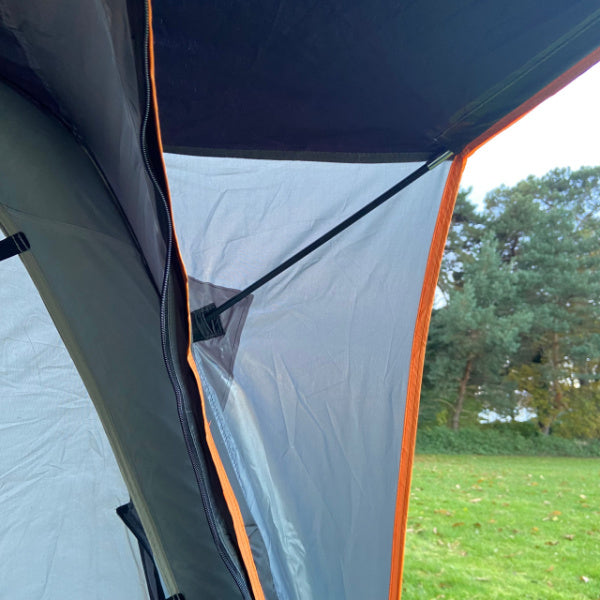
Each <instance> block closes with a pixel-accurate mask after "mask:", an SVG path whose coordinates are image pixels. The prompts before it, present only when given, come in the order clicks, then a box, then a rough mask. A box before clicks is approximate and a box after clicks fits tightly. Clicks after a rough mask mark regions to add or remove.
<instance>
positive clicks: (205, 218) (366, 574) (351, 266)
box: [166, 155, 448, 600]
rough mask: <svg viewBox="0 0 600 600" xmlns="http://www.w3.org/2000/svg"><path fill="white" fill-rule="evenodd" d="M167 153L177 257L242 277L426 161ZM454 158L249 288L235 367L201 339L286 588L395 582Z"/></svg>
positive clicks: (254, 516)
mask: <svg viewBox="0 0 600 600" xmlns="http://www.w3.org/2000/svg"><path fill="white" fill-rule="evenodd" d="M166 164H167V171H168V175H169V181H170V186H171V190H172V196H173V203H174V214H175V226H176V229H177V231H178V235H179V239H180V245H181V248H182V252H183V258H184V262H185V264H186V268H187V269H188V271H189V273H190V274H191V275H192V276H193V277H195V278H197V279H200V280H201V281H206V282H211V283H213V284H215V285H219V286H224V287H231V288H235V289H243V288H244V287H246V286H248V285H249V284H251V283H253V281H254V280H255V279H257V278H259V277H260V276H261V275H263V274H264V273H266V272H268V271H269V270H271V269H272V268H274V267H276V266H277V265H278V264H279V263H280V262H282V261H283V260H284V259H286V258H288V257H289V256H291V255H292V254H293V253H294V252H296V251H298V250H299V249H301V248H302V247H303V246H305V245H306V244H308V243H309V242H311V241H313V240H314V239H316V238H317V237H319V236H320V235H321V234H323V233H325V232H326V231H327V230H328V229H330V228H331V227H333V226H334V225H337V224H338V223H339V222H340V221H342V220H343V219H344V218H346V217H348V216H349V215H350V214H352V213H353V212H354V211H356V210H357V209H359V208H361V207H362V206H363V205H364V204H366V203H367V202H369V201H370V200H372V199H373V198H374V197H376V196H377V195H379V194H380V193H382V192H383V191H385V190H386V189H387V188H388V187H391V186H392V185H394V184H395V183H397V182H398V181H399V180H401V179H403V178H404V177H405V176H406V175H408V174H409V173H411V172H412V171H414V170H415V169H416V168H417V167H418V166H419V164H414V163H412V164H404V165H348V164H321V163H299V162H286V161H280V162H277V161H259V160H245V159H219V158H200V157H190V156H181V155H166ZM447 173H448V165H443V166H441V167H438V169H436V170H435V171H432V172H430V173H428V174H427V175H426V176H425V177H424V178H422V179H420V180H419V181H417V182H416V183H414V184H412V185H411V186H409V188H407V189H406V190H404V191H403V192H401V193H400V194H399V195H398V196H397V197H394V198H392V199H391V200H389V201H388V202H387V203H386V204H384V205H383V206H381V207H379V208H378V209H376V210H375V211H374V212H373V213H371V214H369V215H367V216H365V217H364V218H363V219H362V220H360V221H359V222H358V223H356V224H355V225H352V226H351V227H350V228H349V229H348V230H346V231H344V232H342V233H341V234H340V235H339V236H337V237H336V238H334V239H333V240H331V241H330V242H328V243H327V244H325V245H324V246H323V247H321V248H320V249H319V250H317V251H316V252H314V253H313V254H310V255H309V256H307V257H306V258H305V259H303V260H302V261H301V262H299V263H298V264H296V265H295V266H294V267H292V268H291V269H290V270H288V271H285V272H284V273H283V274H281V275H280V276H278V277H277V278H275V279H273V280H272V281H271V282H270V283H268V284H267V285H266V286H264V287H263V288H260V289H258V290H256V291H255V292H254V293H253V301H252V304H251V305H250V307H249V308H248V313H247V316H246V322H245V324H244V327H243V329H242V333H241V336H240V342H239V347H238V349H237V356H236V358H235V362H234V366H233V379H231V378H230V377H229V376H228V374H227V368H228V365H226V364H221V365H219V364H218V360H216V359H215V356H216V355H215V353H214V351H213V352H212V353H210V354H209V353H207V352H206V351H205V350H204V348H203V345H202V343H197V344H194V356H195V358H196V361H197V363H198V365H199V368H200V370H201V375H203V379H204V382H205V385H204V392H205V399H206V400H207V403H208V405H209V409H210V411H211V412H210V415H211V420H212V421H213V422H214V423H215V427H213V434H214V433H215V431H216V432H218V433H219V437H220V438H221V443H220V450H221V451H222V452H225V453H227V455H228V457H229V460H230V461H231V471H232V472H231V473H229V476H230V479H236V480H237V481H238V483H239V486H240V489H241V490H242V493H243V495H244V498H245V500H246V502H247V503H248V507H249V513H250V514H249V515H248V516H249V519H250V520H251V521H252V522H253V523H256V525H257V526H258V529H259V530H260V532H261V534H262V537H263V539H264V541H265V545H266V547H267V550H268V556H269V561H270V567H271V570H272V573H273V580H274V583H275V587H276V590H277V592H278V595H279V598H286V599H288V598H290V599H297V600H310V599H314V600H320V599H322V598H344V599H347V600H353V599H356V600H359V599H364V598H383V597H385V596H386V594H387V589H388V586H389V575H390V555H391V544H392V531H393V525H394V508H395V501H396V488H397V484H398V466H399V461H400V448H401V440H402V433H403V424H404V409H405V394H406V385H407V378H408V371H409V365H410V355H411V347H412V341H413V330H414V326H415V320H416V315H417V307H418V303H419V299H420V295H421V289H422V286H423V278H424V273H425V265H426V261H427V256H428V252H429V246H430V243H431V238H432V234H433V228H434V224H435V221H436V218H437V212H438V208H439V204H440V199H441V194H442V190H443V187H444V184H445V180H446V176H447ZM218 339H219V338H217V339H216V340H213V343H216V341H217V340H218ZM224 343H225V342H224ZM227 383H228V386H226V384H227ZM223 390H225V391H223ZM223 394H226V398H225V399H226V404H225V400H224V399H223V396H222V395H223ZM223 406H224V408H222V407H223Z"/></svg>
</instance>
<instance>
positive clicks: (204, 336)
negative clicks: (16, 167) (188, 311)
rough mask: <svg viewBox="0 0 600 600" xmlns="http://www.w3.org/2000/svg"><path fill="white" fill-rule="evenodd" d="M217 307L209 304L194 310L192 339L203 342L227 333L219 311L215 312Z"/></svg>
mask: <svg viewBox="0 0 600 600" xmlns="http://www.w3.org/2000/svg"><path fill="white" fill-rule="evenodd" d="M216 309H217V307H216V306H215V305H214V304H207V305H206V306H203V307H202V308H199V309H198V310H195V311H194V312H192V340H193V341H194V342H201V341H204V340H210V339H212V338H215V337H221V336H223V335H225V330H224V329H223V324H222V323H221V317H220V316H219V313H216V314H213V313H214V311H216Z"/></svg>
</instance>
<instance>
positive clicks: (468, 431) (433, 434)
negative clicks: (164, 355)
mask: <svg viewBox="0 0 600 600" xmlns="http://www.w3.org/2000/svg"><path fill="white" fill-rule="evenodd" d="M416 451H417V453H419V454H483V455H494V456H501V455H521V456H578V457H600V440H573V439H565V438H561V437H558V436H555V435H542V434H540V433H538V432H535V431H532V430H531V429H530V428H526V427H523V428H522V430H521V431H519V428H511V427H496V426H483V427H481V428H465V429H460V430H459V431H452V430H451V429H448V428H447V427H432V428H427V429H420V430H419V432H418V435H417V447H416Z"/></svg>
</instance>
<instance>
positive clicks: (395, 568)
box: [389, 154, 466, 600]
mask: <svg viewBox="0 0 600 600" xmlns="http://www.w3.org/2000/svg"><path fill="white" fill-rule="evenodd" d="M465 164H466V158H465V156H464V155H463V154H460V155H459V156H457V157H456V158H455V159H454V160H453V161H452V166H451V167H450V172H449V173H448V179H447V180H446V186H445V188H444V193H443V194H442V201H441V203H440V210H439V212H438V217H437V221H436V224H435V229H434V230H433V237H432V242H431V248H430V250H429V257H428V258H427V266H426V268H425V281H424V283H423V289H422V291H421V299H420V301H419V309H418V312H417V320H416V324H415V333H414V336H413V345H412V351H411V359H410V367H409V373H408V385H407V390H406V409H405V415H404V432H403V434H402V449H401V455H400V472H399V474H398V492H397V495H396V511H395V518H394V533H393V538H392V566H391V574H390V593H389V598H390V600H399V598H400V595H401V593H402V568H403V559H404V540H405V537H406V516H407V513H408V500H409V496H410V479H411V474H412V464H413V457H414V451H415V441H416V439H417V420H418V417H419V397H420V394H421V376H422V374H423V363H424V361H425V346H426V344H427V332H428V331H429V321H430V319H431V311H432V309H433V299H434V296H435V288H436V286H437V280H438V275H439V272H440V267H441V264H442V255H443V253H444V246H445V245H446V237H447V236H448V230H449V228H450V221H451V220H452V211H453V210H454V202H455V201H456V196H457V194H458V186H459V183H460V178H461V175H462V172H463V170H464V168H465Z"/></svg>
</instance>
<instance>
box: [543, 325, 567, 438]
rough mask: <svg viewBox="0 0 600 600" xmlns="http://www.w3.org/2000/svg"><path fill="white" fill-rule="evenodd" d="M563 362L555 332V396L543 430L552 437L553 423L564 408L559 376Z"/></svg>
mask: <svg viewBox="0 0 600 600" xmlns="http://www.w3.org/2000/svg"><path fill="white" fill-rule="evenodd" d="M561 362H562V361H561V360H560V353H559V340H558V333H556V332H555V333H554V334H553V335H552V371H553V374H554V377H553V381H552V392H553V396H554V397H553V399H552V408H553V410H552V414H551V415H550V416H549V418H548V421H547V423H546V424H545V425H544V427H543V428H542V433H543V434H544V435H550V428H551V427H552V423H554V420H555V419H556V417H557V416H558V414H559V413H560V411H561V410H562V409H563V408H564V402H563V391H562V387H561V385H560V380H559V376H558V375H559V364H560V363H561Z"/></svg>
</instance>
